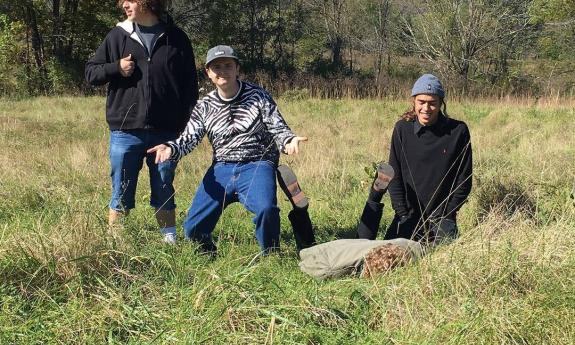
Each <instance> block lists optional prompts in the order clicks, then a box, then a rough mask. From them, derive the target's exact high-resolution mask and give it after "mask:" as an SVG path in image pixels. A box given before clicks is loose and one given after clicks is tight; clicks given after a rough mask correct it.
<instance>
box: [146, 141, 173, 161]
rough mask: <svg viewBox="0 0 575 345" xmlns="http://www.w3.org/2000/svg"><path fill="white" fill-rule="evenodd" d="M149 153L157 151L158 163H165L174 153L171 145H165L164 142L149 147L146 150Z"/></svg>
mask: <svg viewBox="0 0 575 345" xmlns="http://www.w3.org/2000/svg"><path fill="white" fill-rule="evenodd" d="M146 152H147V153H154V152H155V153H156V159H155V162H156V164H158V163H163V162H165V161H167V160H168V159H170V156H171V155H172V148H171V147H169V146H168V145H164V144H160V145H156V146H154V147H152V148H151V149H149V150H148V151H146Z"/></svg>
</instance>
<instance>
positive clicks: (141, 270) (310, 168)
mask: <svg viewBox="0 0 575 345" xmlns="http://www.w3.org/2000/svg"><path fill="white" fill-rule="evenodd" d="M279 103H280V107H281V109H282V110H283V113H284V115H285V117H286V119H287V120H288V122H289V123H290V125H291V127H292V129H294V130H295V131H296V132H297V133H298V134H300V135H306V136H308V137H309V138H310V141H309V142H308V143H305V144H304V147H303V152H302V153H301V154H300V155H299V156H296V157H286V156H284V157H282V161H283V162H284V163H288V164H290V165H291V166H292V167H293V168H294V170H295V171H296V172H297V173H298V176H299V178H300V181H301V183H302V185H303V187H304V189H305V190H306V191H307V194H308V196H309V197H310V200H311V206H310V207H311V211H310V213H311V215H312V219H313V221H314V223H315V225H316V231H317V237H318V239H319V240H320V241H322V242H323V241H329V240H332V239H335V238H340V237H346V236H349V235H350V234H351V233H352V232H353V230H354V228H355V226H356V223H357V218H358V217H359V214H360V212H361V210H362V207H363V203H364V201H365V198H366V196H367V188H368V184H369V181H370V178H369V176H368V174H367V172H366V170H369V169H370V167H371V164H372V162H376V161H379V160H382V159H386V158H387V155H388V149H389V139H390V136H391V129H392V128H393V124H394V122H395V121H396V119H397V117H398V116H399V114H400V113H402V112H403V111H404V110H406V106H407V103H406V101H405V100H399V101H398V100H388V101H349V100H341V101H328V100H300V101H293V102H287V101H285V100H283V101H282V100H280V102H279ZM574 105H575V104H573V102H567V103H548V104H543V103H541V102H535V101H529V100H524V101H514V100H510V101H508V102H492V101H478V102H460V103H452V104H449V108H448V109H449V113H450V114H451V116H452V117H455V118H458V119H462V120H464V121H466V122H467V123H468V125H469V127H470V129H471V134H472V140H473V150H474V173H475V176H474V189H473V192H472V195H471V198H470V201H469V202H468V203H467V204H466V205H465V206H464V208H463V209H462V210H461V212H460V216H459V219H460V221H459V222H460V231H461V237H460V238H459V239H458V240H457V241H455V242H454V243H452V244H450V245H447V246H443V247H440V248H438V249H437V250H435V251H434V252H433V253H431V254H430V255H428V256H427V257H425V258H424V259H423V260H421V261H420V262H418V263H416V264H412V265H410V266H408V267H404V268H401V269H398V270H396V271H393V272H391V273H390V274H387V275H385V276H383V277H379V278H377V279H375V280H362V279H358V278H347V279H341V280H332V281H315V280H314V279H312V278H310V277H308V276H306V275H305V274H303V273H302V272H300V271H299V269H298V266H297V262H298V261H297V257H296V252H295V243H294V240H293V236H292V233H291V229H290V227H289V223H288V221H287V210H288V209H289V203H288V202H287V201H286V200H284V199H283V198H282V199H281V200H280V203H281V204H280V207H281V208H282V246H283V248H282V252H281V253H280V254H277V255H275V254H274V255H270V256H268V257H259V256H258V255H257V252H258V246H257V244H256V241H255V238H254V236H253V224H252V223H251V216H250V215H249V214H248V213H247V212H246V211H244V210H243V209H242V207H241V206H239V205H238V204H234V205H232V206H230V207H229V208H228V209H227V210H226V212H225V213H224V215H223V217H222V219H221V220H220V222H219V224H218V227H217V228H216V230H215V233H214V234H215V235H216V237H217V241H218V247H219V254H220V255H219V256H218V257H217V258H215V259H210V258H208V257H206V256H202V255H199V254H197V253H196V251H195V248H194V246H193V245H191V244H189V243H184V242H180V243H179V244H178V245H177V246H175V247H169V246H165V245H162V243H161V237H160V235H159V233H158V232H157V230H156V225H155V221H154V218H153V215H152V211H151V209H150V208H149V206H148V202H149V196H148V194H147V191H148V187H147V185H148V180H147V178H146V177H145V174H144V176H143V177H142V178H141V179H140V187H139V190H138V194H137V199H136V200H137V208H136V209H135V210H134V212H133V213H132V214H131V215H130V217H129V218H128V220H127V221H126V223H125V226H124V227H123V229H121V230H114V231H109V230H108V229H107V226H106V216H107V202H108V197H109V177H108V174H109V172H108V160H107V146H108V131H107V127H106V124H105V121H104V99H103V98H38V99H31V100H22V101H8V100H2V101H0V134H1V135H0V145H1V147H2V148H3V150H2V154H1V155H0V344H101V343H108V344H125V343H128V344H162V343H170V344H171V343H178V344H272V343H273V344H570V343H571V344H572V343H575V323H574V322H573V320H575V250H574V249H575V206H574V205H573V201H572V199H570V197H569V194H570V191H571V188H572V185H573V182H574V180H575V175H574V174H575V121H573V119H574V118H575V110H574V109H575V108H574V107H573V106H574ZM210 160H211V149H210V148H209V145H208V144H207V143H202V145H201V146H200V147H199V148H198V149H197V150H196V151H195V152H193V153H192V154H190V155H189V156H187V157H186V158H184V160H183V161H182V162H181V164H180V165H179V167H178V175H177V179H176V187H177V196H176V200H177V204H178V205H179V207H178V224H181V220H182V219H183V216H184V214H185V211H186V209H187V208H188V206H189V203H190V200H191V198H192V196H193V194H194V191H195V189H196V187H197V184H198V182H199V180H200V179H201V177H202V175H203V173H204V171H205V170H206V168H207V167H208V166H209V164H210ZM384 201H385V203H386V205H389V199H388V197H387V196H386V198H385V199H384ZM391 216H392V212H391V208H390V207H388V206H386V209H385V213H384V219H383V222H382V223H383V224H382V229H383V228H384V227H385V226H386V225H387V224H388V223H389V222H390V221H391ZM178 231H179V233H180V235H181V227H179V228H178Z"/></svg>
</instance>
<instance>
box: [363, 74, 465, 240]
mask: <svg viewBox="0 0 575 345" xmlns="http://www.w3.org/2000/svg"><path fill="white" fill-rule="evenodd" d="M411 96H412V100H413V107H412V109H411V110H410V111H408V112H406V113H405V114H404V115H403V116H402V119H401V120H399V121H398V122H397V123H396V124H395V128H394V130H393V135H392V138H391V147H390V153H389V164H390V165H391V167H392V168H393V170H394V171H395V178H394V179H393V180H391V182H390V184H389V194H390V197H391V203H392V206H393V209H394V211H395V216H394V218H393V221H392V222H391V224H390V226H389V228H388V229H387V232H386V234H385V237H384V239H386V240H388V239H394V238H409V239H415V240H417V241H421V240H424V241H428V242H432V243H433V242H435V241H442V240H449V239H453V238H455V237H457V235H458V229H457V212H458V210H459V209H460V208H461V206H462V205H463V203H465V201H466V200H467V197H468V196H469V193H470V191H471V183H472V174H473V172H472V170H473V168H472V153H471V136H470V134H469V129H468V128H467V125H466V124H465V123H464V122H463V121H458V120H454V119H452V118H449V117H448V116H447V112H446V105H445V91H444V89H443V85H442V84H441V82H440V81H439V79H438V78H437V77H435V76H434V75H431V74H424V75H423V76H421V77H420V78H419V79H418V80H417V81H416V82H415V84H414V85H413V88H412V91H411ZM382 196H383V193H382V191H379V192H377V193H376V192H372V193H371V194H370V201H371V202H372V204H375V203H377V202H379V201H381V197H382ZM380 205H381V208H383V205H382V204H380ZM380 219H381V212H375V211H374V212H372V213H371V217H366V219H365V220H364V221H365V222H366V223H367V224H369V225H370V226H369V227H366V228H368V229H367V231H363V232H360V231H358V235H359V237H360V238H367V239H375V238H376V236H377V230H378V226H379V220H380Z"/></svg>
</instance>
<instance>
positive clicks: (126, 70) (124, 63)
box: [120, 54, 136, 77]
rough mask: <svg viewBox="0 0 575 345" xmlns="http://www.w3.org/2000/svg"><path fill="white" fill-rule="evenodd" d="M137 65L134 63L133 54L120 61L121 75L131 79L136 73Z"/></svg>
mask: <svg viewBox="0 0 575 345" xmlns="http://www.w3.org/2000/svg"><path fill="white" fill-rule="evenodd" d="M135 66H136V64H135V63H134V61H132V54H129V55H128V56H126V57H125V58H123V59H120V73H121V74H122V76H124V77H129V76H131V75H132V73H134V67H135Z"/></svg>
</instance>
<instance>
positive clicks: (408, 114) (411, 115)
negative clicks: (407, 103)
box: [401, 98, 449, 121]
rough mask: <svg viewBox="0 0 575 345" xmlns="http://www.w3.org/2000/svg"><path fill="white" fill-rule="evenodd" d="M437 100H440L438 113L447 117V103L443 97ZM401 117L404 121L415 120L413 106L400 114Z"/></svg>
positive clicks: (415, 115)
mask: <svg viewBox="0 0 575 345" xmlns="http://www.w3.org/2000/svg"><path fill="white" fill-rule="evenodd" d="M439 101H440V102H441V108H442V109H440V110H439V114H440V115H443V116H445V117H449V115H447V103H445V99H443V98H439ZM401 118H402V119H404V120H405V121H415V119H417V114H416V113H415V106H414V105H412V106H411V109H410V110H408V111H406V112H405V113H403V114H402V115H401Z"/></svg>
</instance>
